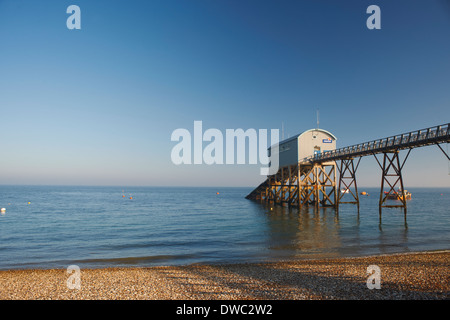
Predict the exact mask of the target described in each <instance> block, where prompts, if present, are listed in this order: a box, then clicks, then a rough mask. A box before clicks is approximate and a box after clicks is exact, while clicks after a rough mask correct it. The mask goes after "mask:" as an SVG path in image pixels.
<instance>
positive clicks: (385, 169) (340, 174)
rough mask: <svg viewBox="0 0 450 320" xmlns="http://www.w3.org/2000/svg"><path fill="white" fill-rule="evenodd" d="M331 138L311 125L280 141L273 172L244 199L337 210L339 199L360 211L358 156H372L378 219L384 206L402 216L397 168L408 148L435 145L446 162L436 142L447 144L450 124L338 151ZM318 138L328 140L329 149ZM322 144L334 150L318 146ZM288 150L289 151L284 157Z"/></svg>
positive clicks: (403, 204)
mask: <svg viewBox="0 0 450 320" xmlns="http://www.w3.org/2000/svg"><path fill="white" fill-rule="evenodd" d="M309 132H312V137H311V139H308V140H306V139H304V138H303V137H305V136H308V138H309V134H306V133H309ZM319 134H322V135H323V134H328V136H329V137H328V138H324V136H319ZM296 139H297V140H296ZM301 139H303V140H301ZM334 140H335V137H334V136H333V135H332V134H331V133H329V132H327V131H325V130H321V129H311V130H308V131H305V132H304V133H303V134H301V135H298V136H295V137H293V138H291V139H289V140H285V141H282V142H280V143H279V156H280V162H279V163H280V168H279V170H278V172H277V173H276V174H274V175H270V176H268V177H267V179H266V180H265V181H264V182H262V183H261V184H260V185H259V186H258V187H256V188H255V189H254V190H253V191H252V192H251V193H250V194H248V195H247V196H246V198H247V199H250V200H257V201H261V202H265V203H270V204H274V205H282V206H289V207H298V208H301V207H302V206H305V205H314V206H317V207H326V206H331V207H335V208H336V209H338V208H339V205H340V204H342V203H352V204H355V205H356V206H357V208H358V211H359V203H360V201H359V193H358V185H357V179H356V173H357V169H358V166H359V163H360V161H361V158H362V157H367V156H373V157H375V159H376V161H377V163H378V166H379V167H380V169H381V188H380V196H379V197H380V199H379V209H380V217H381V211H382V208H387V207H398V208H403V210H404V213H405V216H406V212H407V206H406V199H407V194H406V193H405V189H404V183H403V176H402V169H403V166H404V165H405V162H406V160H407V159H408V157H409V155H410V153H411V150H412V149H415V148H420V147H425V146H432V145H436V146H437V147H438V148H439V149H440V150H441V151H442V152H443V153H444V155H445V156H446V157H447V159H448V160H449V161H450V157H449V155H448V154H447V153H446V152H445V151H444V149H443V148H442V147H441V144H443V143H449V142H450V124H448V123H447V124H443V125H439V126H434V127H430V128H426V129H421V130H415V131H411V132H407V133H403V134H398V135H395V136H391V137H387V138H382V139H377V140H372V141H369V142H364V143H360V144H356V145H352V146H348V147H343V148H339V149H333V148H331V146H332V143H335V141H334ZM312 141H318V142H312ZM311 142H312V143H311ZM321 142H323V143H326V144H329V145H330V147H328V146H327V145H326V144H322V143H321ZM304 145H305V147H303V146H304ZM324 146H325V147H328V148H329V149H333V150H322V148H323V147H324ZM312 148H313V149H312ZM292 150H295V151H296V154H295V155H296V156H297V159H298V161H294V160H293V159H294V158H295V156H293V155H292ZM301 150H306V152H308V150H309V153H310V155H309V156H306V157H302V152H303V153H304V152H305V151H301ZM402 150H404V151H406V155H405V157H404V158H403V159H401V157H400V151H402ZM269 151H270V150H269ZM289 152H290V153H291V154H290V155H287V153H289ZM385 188H386V189H387V190H388V191H387V192H385ZM396 189H397V190H400V191H397V190H396ZM341 190H343V191H344V192H341ZM396 192H398V193H396ZM345 194H348V195H350V198H351V199H350V200H346V201H344V195H345ZM392 194H395V195H396V196H397V197H398V199H397V200H399V201H396V202H395V204H390V203H389V202H386V200H387V199H388V197H389V196H390V195H391V196H392Z"/></svg>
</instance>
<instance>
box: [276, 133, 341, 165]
mask: <svg viewBox="0 0 450 320" xmlns="http://www.w3.org/2000/svg"><path fill="white" fill-rule="evenodd" d="M336 140H337V138H336V137H335V136H334V135H333V134H332V133H330V132H328V131H326V130H323V129H310V130H307V131H305V132H303V133H301V134H298V135H296V136H293V137H291V138H288V139H286V140H283V141H280V143H279V144H278V146H279V154H280V158H279V167H280V168H281V167H285V166H288V165H293V164H297V163H299V162H302V160H303V159H304V158H307V157H311V156H314V155H316V154H319V153H322V152H326V151H331V150H335V149H336ZM269 155H270V148H269Z"/></svg>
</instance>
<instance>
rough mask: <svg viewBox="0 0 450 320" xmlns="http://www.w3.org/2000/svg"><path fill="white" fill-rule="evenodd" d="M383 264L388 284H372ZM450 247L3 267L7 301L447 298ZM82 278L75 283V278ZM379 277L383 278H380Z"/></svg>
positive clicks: (1, 288)
mask: <svg viewBox="0 0 450 320" xmlns="http://www.w3.org/2000/svg"><path fill="white" fill-rule="evenodd" d="M370 266H372V268H373V266H377V267H378V268H379V271H380V274H379V275H380V277H379V284H380V289H377V288H372V289H369V288H368V285H367V283H368V278H370V277H371V275H369V274H368V271H367V268H368V267H370ZM449 267H450V251H448V250H446V251H437V252H418V253H407V254H390V255H378V256H366V257H353V258H336V259H334V258H333V259H314V260H288V261H280V262H271V263H249V264H245V263H243V264H242V263H240V264H225V265H204V264H201V265H196V264H193V265H186V266H160V267H148V268H134V267H133V268H131V267H130V268H104V269H81V270H80V273H79V275H80V277H79V279H80V282H79V289H76V288H73V286H72V288H73V289H71V288H69V287H70V285H69V286H68V283H67V281H68V279H69V278H70V277H71V276H72V275H74V273H72V274H69V273H67V270H66V269H49V270H46V269H38V270H31V269H27V270H6V271H0V299H2V300H244V299H245V300H311V299H312V300H340V299H344V300H350V299H351V300H355V299H356V300H379V299H388V300H405V299H406V300H415V299H419V300H436V299H437V300H443V299H448V298H449V292H450V285H449V279H450V268H449ZM73 283H74V282H72V284H73ZM373 283H375V282H373Z"/></svg>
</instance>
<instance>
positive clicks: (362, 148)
mask: <svg viewBox="0 0 450 320" xmlns="http://www.w3.org/2000/svg"><path fill="white" fill-rule="evenodd" d="M444 142H450V124H448V123H447V124H443V125H440V126H435V127H430V128H426V129H421V130H416V131H411V132H407V133H403V134H399V135H395V136H391V137H387V138H383V139H377V140H372V141H369V142H363V143H359V144H357V145H353V146H349V147H344V148H340V149H336V150H332V151H326V152H323V153H320V154H316V155H315V156H311V157H308V158H305V159H304V160H303V162H311V163H314V162H325V161H333V160H341V159H348V158H352V157H361V156H366V155H372V154H377V153H382V152H387V151H390V150H402V149H413V148H417V147H422V146H426V145H432V144H439V143H444Z"/></svg>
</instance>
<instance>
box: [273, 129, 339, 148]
mask: <svg viewBox="0 0 450 320" xmlns="http://www.w3.org/2000/svg"><path fill="white" fill-rule="evenodd" d="M312 131H320V132H323V133H326V134H329V135H330V136H331V137H332V138H333V139H334V140H337V138H336V136H335V135H334V134H332V133H331V132H329V131H327V130H324V129H319V128H317V129H309V130H306V131H303V132H302V133H299V134H296V135H295V136H292V137H290V138H287V139H284V140H283V141H280V142H279V143H278V144H284V143H286V142H289V141H292V140H294V139H297V138H298V137H300V136H301V135H304V134H305V133H308V132H312ZM275 145H276V144H275Z"/></svg>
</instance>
